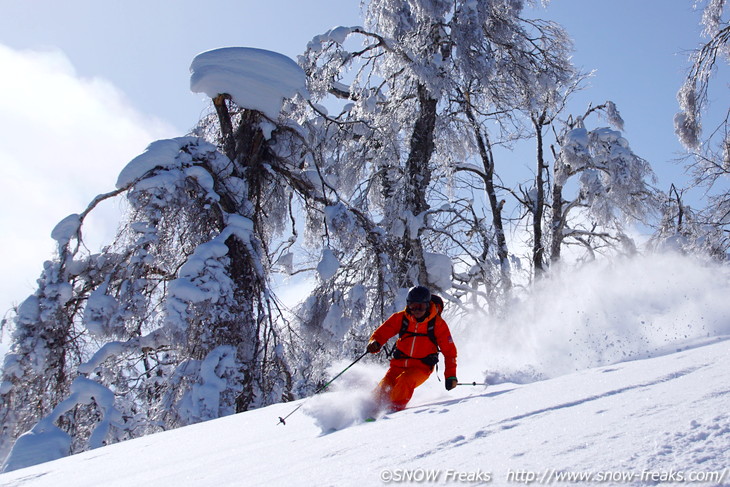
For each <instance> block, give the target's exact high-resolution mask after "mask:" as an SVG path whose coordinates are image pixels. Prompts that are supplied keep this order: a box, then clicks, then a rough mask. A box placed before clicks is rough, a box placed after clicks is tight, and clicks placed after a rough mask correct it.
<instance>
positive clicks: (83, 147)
mask: <svg viewBox="0 0 730 487" xmlns="http://www.w3.org/2000/svg"><path fill="white" fill-rule="evenodd" d="M0 66H1V67H2V70H1V71H0V73H1V74H0V208H2V210H0V228H2V232H3V237H2V238H1V239H0V254H1V255H2V258H0V276H2V277H1V278H0V317H2V315H4V313H5V312H6V310H8V309H9V308H10V307H11V306H12V305H13V304H18V303H19V302H20V301H22V300H23V299H25V297H26V296H27V295H28V294H30V293H32V292H33V291H34V287H35V280H36V279H37V278H38V276H39V274H40V271H41V269H42V265H43V261H45V260H47V259H49V258H50V257H52V255H53V251H54V242H53V241H52V240H51V238H50V233H51V230H52V229H53V227H54V226H55V224H56V223H58V222H59V221H60V220H61V219H63V218H64V217H66V216H67V215H69V214H71V213H78V212H81V211H83V210H84V209H85V208H86V207H87V205H88V203H89V202H90V201H91V199H92V198H93V197H94V196H96V195H97V194H100V193H105V192H108V191H111V190H113V189H114V183H115V181H116V178H117V175H118V174H119V171H120V170H121V169H122V167H124V165H126V163H127V162H129V161H130V160H131V159H132V158H133V157H135V156H136V155H138V154H140V153H141V152H142V151H144V149H145V147H146V146H147V145H148V144H149V143H150V142H152V141H154V140H157V139H160V138H167V137H172V136H179V135H182V134H179V133H175V129H173V127H172V126H171V125H169V124H167V123H165V122H163V121H161V120H159V119H155V118H152V117H149V116H146V115H144V114H142V113H140V112H139V111H138V110H137V109H136V108H135V107H132V106H131V104H130V102H129V101H128V100H127V99H126V97H125V95H124V94H123V93H121V92H120V91H119V90H118V89H117V88H116V87H114V85H112V84H111V83H110V82H108V81H106V80H103V79H99V78H91V79H89V78H81V77H79V76H78V75H77V74H76V72H75V70H74V67H73V66H72V64H71V62H70V61H69V59H68V58H67V57H66V55H65V54H64V53H63V52H60V51H58V50H47V51H16V50H13V49H10V48H8V47H6V46H3V45H1V44H0ZM107 211H109V210H107ZM90 223H91V227H92V229H93V230H94V231H95V232H96V231H98V232H100V233H106V234H107V235H104V236H105V237H107V238H108V236H109V234H111V232H113V231H114V228H115V225H113V226H111V227H110V226H109V225H105V224H104V223H102V222H100V221H97V222H90ZM113 223H116V222H113ZM104 236H102V235H98V236H97V238H96V240H98V241H101V238H102V237H104Z"/></svg>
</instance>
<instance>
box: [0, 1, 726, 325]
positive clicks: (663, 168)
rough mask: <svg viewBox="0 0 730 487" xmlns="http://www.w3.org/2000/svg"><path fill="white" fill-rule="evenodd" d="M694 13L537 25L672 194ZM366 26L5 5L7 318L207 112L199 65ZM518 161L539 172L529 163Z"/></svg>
mask: <svg viewBox="0 0 730 487" xmlns="http://www.w3.org/2000/svg"><path fill="white" fill-rule="evenodd" d="M692 4H693V1H692V0H610V1H609V0H600V1H599V0H553V1H552V2H551V3H550V5H549V6H548V8H547V10H542V9H538V10H539V12H538V13H537V14H535V16H539V17H542V18H550V19H553V20H556V21H558V22H559V23H561V24H562V25H563V26H564V27H565V28H566V29H567V31H568V32H569V34H570V35H571V37H572V38H573V39H574V41H575V48H576V54H575V62H576V64H577V65H578V66H580V67H581V68H583V69H584V70H586V71H589V70H594V69H595V70H596V76H595V77H594V78H593V80H592V81H591V83H590V87H589V88H588V89H587V90H585V91H584V92H582V93H580V94H579V95H578V96H577V97H576V98H575V99H574V102H573V104H572V105H571V109H572V110H574V111H575V112H576V113H578V112H579V111H582V110H584V109H585V108H586V107H587V105H588V103H594V104H599V103H602V102H604V101H606V100H612V101H614V102H616V104H617V105H618V108H619V110H620V112H621V114H622V115H623V117H624V120H625V121H626V130H625V136H626V138H627V139H628V140H629V142H630V144H631V146H632V148H633V149H634V151H635V152H636V153H637V154H639V155H640V156H642V157H644V158H645V159H647V160H649V162H651V163H652V165H653V167H654V170H655V171H656V172H657V173H658V174H659V176H660V181H659V184H658V186H659V188H661V189H668V187H669V184H670V183H672V182H675V183H677V184H678V185H680V186H682V185H684V184H685V181H684V179H685V178H684V177H683V174H682V173H683V169H682V166H679V165H676V164H673V163H672V162H671V161H672V160H673V159H675V158H676V157H677V155H678V153H679V152H681V147H680V145H679V143H678V142H677V140H676V137H675V136H674V133H673V125H672V117H673V116H674V113H675V112H676V111H677V103H676V99H675V94H676V92H677V89H678V88H679V86H680V84H681V82H682V79H683V76H684V73H685V70H686V67H687V62H686V57H687V52H688V51H689V50H690V49H692V48H694V47H696V46H697V45H698V43H699V41H700V37H699V32H700V28H699V25H698V21H699V17H700V16H699V13H698V12H695V11H694V10H693V9H692ZM361 23H362V21H361V19H360V15H359V0H307V1H306V2H302V1H299V0H267V1H265V2H263V1H259V0H255V1H254V0H244V1H235V2H234V1H231V0H210V1H207V2H200V1H199V0H194V1H193V0H174V1H173V0H124V1H121V0H104V1H101V0H65V1H63V2H61V1H58V0H24V1H20V0H0V63H1V64H2V65H3V75H2V76H0V78H2V79H0V185H2V186H1V187H0V205H2V206H3V211H2V213H0V227H2V228H3V237H4V238H3V239H0V240H2V244H0V245H2V248H0V250H2V252H3V254H4V255H6V256H8V255H12V256H14V258H13V259H7V258H6V259H4V260H6V261H7V262H5V263H2V264H0V274H2V275H3V279H2V280H3V281H4V284H2V285H0V308H1V309H2V310H5V309H7V308H8V307H9V305H10V304H12V303H17V302H19V301H20V300H22V299H23V298H24V297H25V296H26V295H27V294H29V293H31V292H32V291H33V286H34V285H33V282H34V280H35V279H36V278H37V276H38V275H39V273H40V270H41V268H42V261H43V260H45V259H47V258H50V257H51V255H52V251H53V242H52V241H51V239H50V237H49V235H50V232H51V229H52V228H53V225H55V223H56V222H58V221H59V220H61V219H62V218H63V217H65V216H67V215H68V214H70V213H73V212H80V211H82V210H83V209H85V207H86V205H87V204H88V202H89V201H90V199H91V198H93V196H95V195H96V194H98V193H103V192H106V191H109V190H111V189H113V185H114V181H115V180H116V177H117V174H118V172H119V170H120V169H121V168H122V167H123V166H124V164H125V163H126V162H127V161H129V160H130V159H131V158H132V157H134V156H135V155H137V154H139V153H140V152H141V151H142V150H144V148H145V147H146V145H147V144H149V143H150V142H152V141H153V140H156V139H157V138H163V137H171V136H179V135H184V134H185V133H186V132H187V131H188V130H189V129H190V128H191V127H193V126H194V124H195V123H196V122H197V121H198V119H199V118H200V115H201V114H202V113H203V112H205V111H206V110H207V108H208V102H207V101H206V99H205V97H204V95H200V94H193V93H191V92H190V90H189V66H190V62H191V61H192V59H193V57H194V56H195V55H196V54H198V53H199V52H202V51H206V50H209V49H214V48H218V47H224V46H247V47H257V48H262V49H269V50H273V51H278V52H280V53H282V54H286V55H288V56H290V57H292V58H296V56H297V54H299V53H301V51H302V50H303V49H304V47H305V46H306V43H307V42H308V41H309V40H310V39H311V38H312V37H313V36H315V35H317V34H320V33H323V32H324V31H326V30H328V29H330V28H331V27H334V26H336V25H358V24H361ZM722 93H723V95H726V91H723V92H722ZM724 104H725V105H727V103H726V102H725V103H724ZM595 123H599V122H598V121H596V122H595ZM515 157H516V158H522V157H524V158H525V159H526V160H525V161H524V165H525V166H528V167H532V165H533V162H532V160H529V159H530V156H529V155H527V156H524V155H519V154H518V155H515ZM507 162H514V161H507ZM517 162H519V161H517ZM498 164H499V161H498ZM110 211H111V210H110ZM100 226H101V224H100ZM0 315H1V313H0Z"/></svg>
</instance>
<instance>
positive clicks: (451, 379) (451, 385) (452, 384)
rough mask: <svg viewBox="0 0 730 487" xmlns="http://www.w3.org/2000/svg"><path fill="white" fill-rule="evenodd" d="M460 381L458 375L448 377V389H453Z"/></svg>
mask: <svg viewBox="0 0 730 487" xmlns="http://www.w3.org/2000/svg"><path fill="white" fill-rule="evenodd" d="M458 382H459V379H457V378H456V377H449V378H448V379H446V390H447V391H450V390H451V389H453V388H454V387H456V384H457V383H458Z"/></svg>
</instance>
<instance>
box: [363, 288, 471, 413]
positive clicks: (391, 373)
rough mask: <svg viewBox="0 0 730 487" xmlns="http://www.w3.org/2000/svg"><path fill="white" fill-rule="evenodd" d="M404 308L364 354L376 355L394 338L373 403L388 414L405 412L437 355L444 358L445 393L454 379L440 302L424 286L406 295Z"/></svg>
mask: <svg viewBox="0 0 730 487" xmlns="http://www.w3.org/2000/svg"><path fill="white" fill-rule="evenodd" d="M406 302H407V306H406V309H404V310H403V311H398V312H397V313H394V314H393V315H392V316H391V317H390V318H388V319H387V320H386V321H385V322H384V323H383V324H382V325H380V326H379V327H378V329H377V330H375V332H374V333H373V334H372V336H371V337H370V341H369V343H368V346H367V351H368V352H370V353H378V352H379V351H380V349H381V347H382V346H383V344H385V343H386V342H387V341H388V340H389V339H390V338H391V337H393V336H395V335H396V334H398V335H399V336H398V341H396V343H395V346H394V348H393V358H392V359H391V360H390V368H389V369H388V372H386V374H385V377H383V379H382V380H381V381H380V383H379V384H378V388H377V389H376V394H377V401H378V404H379V405H380V406H381V407H385V408H387V409H388V411H389V412H393V411H400V410H402V409H405V407H406V405H407V404H408V401H410V400H411V396H413V391H414V390H415V388H416V387H418V386H420V385H421V384H423V383H424V382H425V381H426V379H428V377H429V376H430V375H431V372H433V369H434V367H435V366H436V364H437V363H438V353H439V351H440V352H441V353H443V355H444V362H445V366H444V369H445V370H444V377H445V378H446V384H445V385H446V390H447V391H450V390H451V389H453V388H454V387H456V384H457V382H458V380H457V379H456V345H454V340H453V339H452V338H451V331H450V330H449V326H448V325H447V324H446V322H445V321H444V320H443V318H441V311H442V310H443V307H444V303H443V300H442V299H441V298H440V297H438V296H435V295H431V291H429V289H428V288H427V287H424V286H416V287H413V288H411V289H410V290H409V291H408V296H407V298H406Z"/></svg>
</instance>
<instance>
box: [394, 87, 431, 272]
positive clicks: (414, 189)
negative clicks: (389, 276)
mask: <svg viewBox="0 0 730 487" xmlns="http://www.w3.org/2000/svg"><path fill="white" fill-rule="evenodd" d="M418 103H419V113H418V118H417V119H416V123H415V124H414V126H413V133H412V135H411V144H410V153H409V154H408V159H407V161H406V168H405V174H406V184H405V188H404V190H405V191H406V195H405V201H406V208H407V209H408V210H410V212H411V213H412V214H413V216H414V217H415V216H418V215H421V214H423V213H424V212H425V211H427V210H428V209H429V205H428V202H427V201H426V193H427V190H428V186H429V183H430V182H431V169H430V167H429V161H430V160H431V156H432V154H433V150H434V143H433V136H434V130H435V127H436V105H437V100H436V99H434V98H432V97H431V95H430V94H429V93H428V90H427V89H426V87H425V86H423V85H421V84H419V85H418ZM414 266H417V268H418V276H417V280H418V283H419V284H423V285H431V283H430V282H429V280H428V273H427V270H426V263H425V260H424V256H423V246H422V245H421V239H420V235H411V234H410V232H409V231H408V229H406V234H405V236H404V238H403V254H402V258H401V271H402V274H401V276H402V278H405V279H406V280H409V279H408V277H409V276H408V271H409V269H412V268H413V267H414ZM403 284H404V285H405V286H409V285H411V284H412V282H404V283H403Z"/></svg>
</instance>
